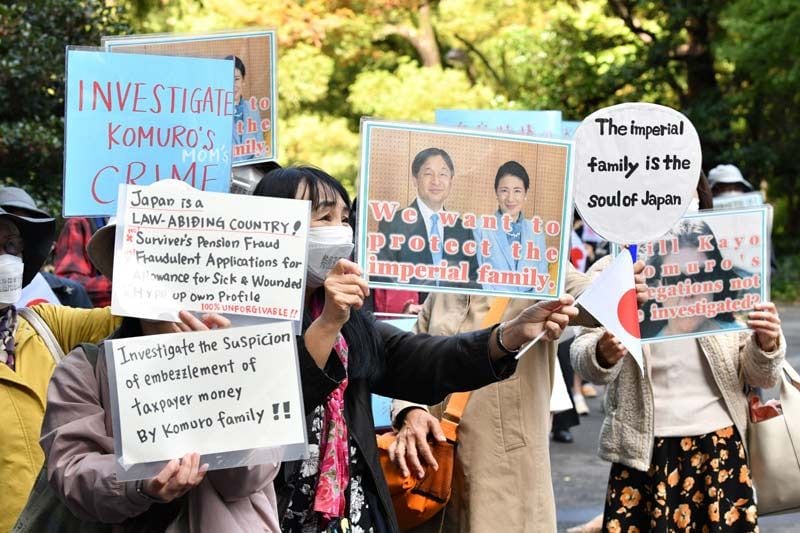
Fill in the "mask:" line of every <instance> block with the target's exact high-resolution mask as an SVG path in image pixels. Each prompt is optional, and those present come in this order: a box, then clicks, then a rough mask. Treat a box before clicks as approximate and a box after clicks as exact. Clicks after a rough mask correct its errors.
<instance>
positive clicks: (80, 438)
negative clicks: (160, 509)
mask: <svg viewBox="0 0 800 533" xmlns="http://www.w3.org/2000/svg"><path fill="white" fill-rule="evenodd" d="M98 364H100V361H99V360H98ZM41 445H42V449H43V450H44V454H45V457H46V458H47V478H48V480H49V482H50V485H51V486H52V487H53V489H54V490H55V491H56V494H58V495H59V497H60V498H61V499H62V500H63V501H64V503H65V504H66V505H67V507H69V509H70V511H72V512H73V513H74V514H75V515H76V516H78V517H79V518H82V519H85V520H91V521H99V522H103V523H107V524H115V523H119V522H123V521H124V520H126V519H128V518H131V517H134V516H137V515H139V514H141V513H143V512H145V511H147V509H149V508H150V506H151V505H152V504H153V503H154V501H155V500H153V499H151V498H148V497H146V496H143V495H142V494H140V493H139V492H138V491H137V490H136V483H135V482H120V481H117V478H116V474H115V471H116V458H115V456H114V440H113V438H112V437H111V436H110V435H109V434H107V433H106V428H105V412H104V410H103V407H102V405H101V403H100V396H99V389H98V384H97V381H96V379H95V376H94V368H93V367H92V365H91V364H90V363H89V361H87V360H86V357H85V355H84V354H83V350H81V349H80V348H79V349H78V350H76V352H75V353H71V354H70V355H69V356H68V357H67V358H66V359H64V361H63V362H62V363H61V364H59V365H58V366H57V367H56V369H55V371H54V373H53V377H52V378H51V380H50V386H49V388H48V391H47V410H46V412H45V416H44V422H43V424H42V437H41Z"/></svg>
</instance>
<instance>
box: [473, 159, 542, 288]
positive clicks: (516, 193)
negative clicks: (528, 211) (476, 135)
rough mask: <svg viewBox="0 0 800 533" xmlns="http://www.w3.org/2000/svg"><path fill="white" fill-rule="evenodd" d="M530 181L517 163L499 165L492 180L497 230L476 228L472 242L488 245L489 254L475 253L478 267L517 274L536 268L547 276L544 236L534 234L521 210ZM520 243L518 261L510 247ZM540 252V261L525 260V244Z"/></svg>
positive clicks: (495, 286)
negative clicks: (531, 244) (508, 223)
mask: <svg viewBox="0 0 800 533" xmlns="http://www.w3.org/2000/svg"><path fill="white" fill-rule="evenodd" d="M530 185H531V180H530V178H529V177H528V172H527V171H526V170H525V167H523V166H522V165H520V164H519V163H517V162H516V161H507V162H505V163H503V164H502V165H500V168H498V169H497V174H496V176H495V178H494V192H495V195H496V196H497V205H498V209H497V212H496V213H495V217H496V218H497V229H496V230H492V229H483V228H477V229H475V241H476V242H477V243H478V248H479V249H480V248H481V246H480V243H481V242H483V241H484V240H486V241H488V242H489V243H490V248H489V250H490V253H489V256H488V257H483V256H482V254H480V253H478V265H479V266H480V265H483V264H484V263H488V264H489V265H490V266H491V267H492V269H493V270H498V271H506V272H508V271H511V272H519V271H522V270H523V269H524V268H525V267H530V268H535V269H536V270H537V272H540V273H547V271H548V270H547V261H546V260H545V259H544V252H545V241H544V234H542V233H534V231H533V224H532V223H531V221H530V220H528V219H526V218H525V214H524V213H523V212H522V208H523V207H524V206H525V202H526V200H527V197H528V189H530ZM504 217H509V218H510V220H511V223H510V226H511V227H510V231H505V230H506V229H508V228H507V226H508V225H506V226H504V224H503V219H504ZM515 242H516V243H519V249H520V250H521V253H520V254H517V255H519V258H518V259H517V258H515V257H514V253H513V245H514V243H515ZM529 242H531V243H533V246H535V247H536V248H538V249H539V259H536V260H534V259H528V258H526V253H525V252H526V250H527V249H528V243H529ZM482 287H483V288H484V289H490V290H494V291H508V292H532V291H533V287H530V286H524V287H523V286H515V285H491V284H485V285H482Z"/></svg>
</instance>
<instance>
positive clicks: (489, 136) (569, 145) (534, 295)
mask: <svg viewBox="0 0 800 533" xmlns="http://www.w3.org/2000/svg"><path fill="white" fill-rule="evenodd" d="M380 130H385V131H401V132H409V133H415V132H416V133H423V134H433V135H442V136H446V137H448V138H450V139H451V140H454V139H458V138H463V139H469V140H474V139H485V140H486V141H488V142H497V141H501V142H514V143H523V144H530V145H531V146H536V145H546V146H551V147H552V146H555V147H562V148H564V149H565V150H566V157H565V168H564V203H563V205H562V206H561V208H560V216H559V220H558V222H559V224H560V227H561V232H560V235H559V239H558V249H559V257H558V262H557V263H555V264H557V269H558V272H557V276H556V279H555V287H554V288H552V289H550V291H552V292H551V293H546V292H519V291H510V290H509V291H506V290H492V289H483V288H480V289H475V288H466V287H441V286H431V285H425V284H422V283H399V282H385V281H369V274H368V271H369V256H370V254H369V253H368V251H367V250H368V245H367V242H368V236H369V233H370V231H369V224H370V220H369V212H370V209H369V200H370V194H371V192H370V191H371V185H372V184H371V183H370V181H371V180H370V177H371V173H372V166H371V164H372V163H371V149H372V148H371V147H372V140H373V135H374V134H375V132H376V131H380ZM407 163H408V164H409V165H410V163H411V160H410V159H409V160H408V161H407ZM573 169H574V144H573V142H572V141H569V140H563V139H554V138H540V137H531V136H525V135H513V134H507V133H498V132H492V131H487V130H473V129H466V128H456V127H444V126H436V125H427V124H413V123H404V122H392V121H383V120H376V119H370V118H362V121H361V166H360V175H359V187H358V191H359V193H358V198H359V207H358V214H357V217H358V224H357V231H356V243H357V245H356V257H357V261H358V264H359V266H360V267H361V268H362V270H363V272H364V274H363V275H364V277H365V278H366V279H367V280H368V281H369V285H370V286H371V287H375V288H387V289H405V290H419V291H423V292H442V293H458V294H474V295H484V296H510V297H517V298H530V299H538V300H555V299H557V298H558V296H559V295H560V294H562V293H563V291H564V285H565V279H566V273H567V269H568V268H569V267H568V263H569V248H570V236H571V228H572V213H573V196H572V194H573V190H572V189H573V181H574V180H573ZM487 179H489V178H487ZM491 180H492V182H493V178H491ZM532 181H533V180H532ZM399 212H400V211H398V213H399ZM481 214H486V213H481Z"/></svg>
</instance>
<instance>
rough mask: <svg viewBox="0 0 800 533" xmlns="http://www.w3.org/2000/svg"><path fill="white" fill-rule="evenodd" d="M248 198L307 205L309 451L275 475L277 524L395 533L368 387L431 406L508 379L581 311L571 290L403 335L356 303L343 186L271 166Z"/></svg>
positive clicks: (309, 171) (303, 344)
mask: <svg viewBox="0 0 800 533" xmlns="http://www.w3.org/2000/svg"><path fill="white" fill-rule="evenodd" d="M253 194H254V195H256V196H272V197H281V198H296V199H305V200H310V201H311V228H310V230H309V252H308V264H307V288H306V301H305V310H306V311H305V317H304V322H303V334H302V336H300V337H299V338H298V353H299V357H300V368H301V375H302V382H303V400H304V403H305V408H306V415H307V422H308V436H309V448H310V450H309V452H310V457H309V458H308V459H306V460H303V461H296V462H293V463H288V464H285V465H284V467H283V469H284V475H283V476H281V477H280V479H279V481H277V482H276V489H277V492H278V500H279V504H278V506H279V513H280V517H281V528H282V530H283V531H292V532H305V531H343V530H351V531H354V532H355V531H365V532H367V531H375V532H383V531H391V532H394V531H399V528H398V525H397V520H396V518H395V515H394V510H393V508H392V503H391V498H390V496H389V491H388V489H387V486H386V482H385V480H384V477H383V473H382V471H381V467H380V464H379V461H378V450H377V446H376V440H375V428H374V426H373V422H372V408H371V403H370V393H372V392H375V393H377V394H381V395H384V396H388V397H391V398H402V399H404V400H409V401H413V402H418V403H424V404H428V405H433V404H436V403H439V402H440V401H442V400H443V399H444V398H445V396H447V395H448V394H450V393H452V392H456V391H465V390H474V389H477V388H480V387H483V386H485V385H487V384H489V383H492V382H494V381H497V380H499V379H503V378H505V377H508V376H510V375H511V374H512V373H513V372H514V370H515V368H516V360H515V358H514V357H513V355H514V354H515V353H516V351H517V350H518V349H519V347H520V346H522V345H523V344H525V343H526V342H528V341H530V340H532V339H533V338H534V337H536V335H538V334H539V333H541V332H542V331H543V330H546V331H547V337H548V338H551V339H553V338H557V337H558V336H559V335H560V334H561V331H562V330H563V328H564V327H565V326H566V325H567V323H568V322H569V319H570V318H571V317H574V316H576V315H577V309H576V308H575V307H574V306H573V305H572V304H573V303H574V302H573V300H572V297H570V296H565V297H563V298H562V299H561V300H559V301H555V302H546V303H539V304H536V305H534V306H531V307H529V308H528V309H526V310H525V311H523V312H522V313H521V314H520V315H519V316H518V317H516V318H514V319H512V320H509V321H507V322H505V323H502V324H498V325H495V326H493V327H490V328H487V329H484V330H480V331H475V332H472V333H466V334H461V335H456V336H453V337H432V336H429V335H423V334H418V335H414V334H412V333H407V332H403V331H401V330H399V329H397V328H394V327H392V326H390V325H387V324H385V323H381V322H377V321H375V319H374V318H373V317H372V316H371V315H368V314H367V313H364V312H362V311H361V310H360V309H361V307H362V305H363V302H364V298H366V297H367V296H368V295H369V289H368V288H367V283H366V281H365V280H364V279H363V278H362V277H361V275H362V272H361V269H360V268H359V266H358V265H356V264H355V263H353V262H351V261H349V260H348V259H347V258H349V256H350V254H351V252H352V249H353V234H352V229H351V227H350V225H349V218H350V209H351V204H350V199H349V196H348V194H347V192H346V191H345V189H344V188H343V187H342V186H341V184H340V183H339V182H338V181H336V180H335V179H334V178H332V177H331V176H329V175H328V174H326V173H325V172H323V171H321V170H319V169H315V168H309V167H297V168H284V169H276V170H273V171H272V172H270V173H269V174H267V175H266V176H265V177H264V178H263V179H262V180H261V182H260V183H259V184H258V186H257V187H256V189H255V191H254V193H253ZM498 337H499V338H498ZM498 341H499V342H498Z"/></svg>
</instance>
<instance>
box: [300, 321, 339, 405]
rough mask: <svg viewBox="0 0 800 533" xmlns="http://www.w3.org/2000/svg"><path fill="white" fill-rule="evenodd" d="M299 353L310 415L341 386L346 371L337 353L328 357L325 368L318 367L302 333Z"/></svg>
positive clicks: (301, 378)
mask: <svg viewBox="0 0 800 533" xmlns="http://www.w3.org/2000/svg"><path fill="white" fill-rule="evenodd" d="M331 353H332V354H333V352H331ZM297 355H298V357H299V359H300V381H301V383H302V387H303V406H304V407H305V411H306V415H308V414H310V413H311V412H312V411H314V409H316V407H317V406H318V405H320V404H322V402H324V401H325V398H327V397H328V395H329V394H330V393H332V392H333V391H334V390H335V389H336V387H338V386H339V383H341V382H342V380H343V379H344V378H345V377H346V373H345V370H344V366H342V362H341V361H340V360H339V358H338V357H336V356H335V355H332V356H331V357H328V364H327V365H325V369H324V370H323V369H321V368H320V367H318V366H317V363H316V362H315V361H314V358H313V357H311V354H310V353H308V349H307V348H306V343H305V341H304V340H303V336H302V335H300V336H298V337H297Z"/></svg>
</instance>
